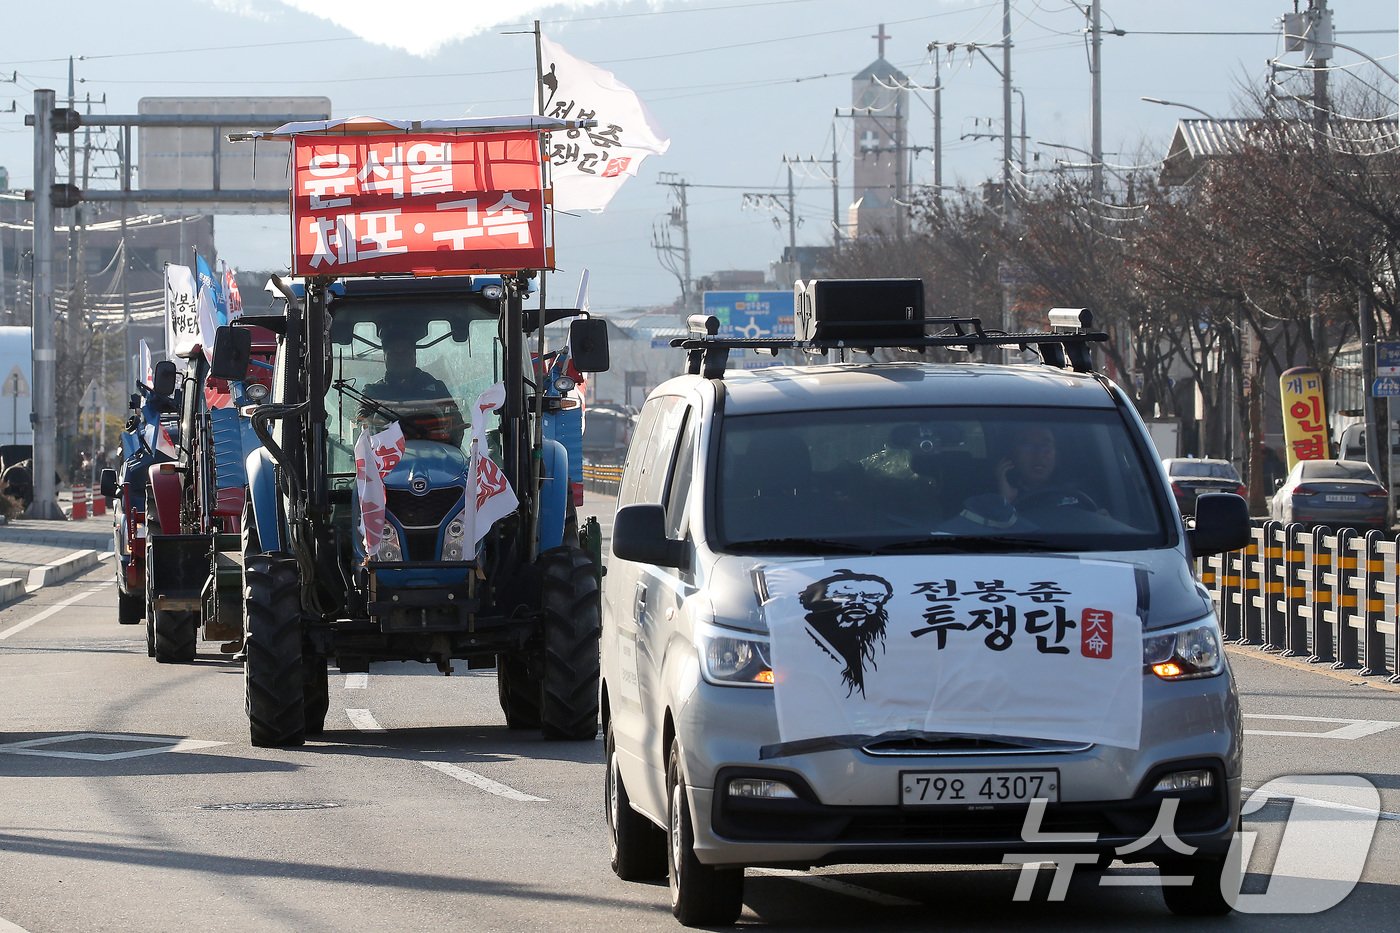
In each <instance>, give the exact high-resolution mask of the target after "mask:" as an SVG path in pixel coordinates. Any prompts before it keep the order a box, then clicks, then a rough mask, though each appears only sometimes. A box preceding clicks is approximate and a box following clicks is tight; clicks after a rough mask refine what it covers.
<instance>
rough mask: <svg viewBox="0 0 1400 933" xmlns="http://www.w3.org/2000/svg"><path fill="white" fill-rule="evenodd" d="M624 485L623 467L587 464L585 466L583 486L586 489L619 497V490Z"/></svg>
mask: <svg viewBox="0 0 1400 933" xmlns="http://www.w3.org/2000/svg"><path fill="white" fill-rule="evenodd" d="M621 484H622V467H621V466H620V465H619V466H613V465H611V464H603V463H585V464H584V465H583V485H584V488H585V489H590V490H592V491H593V492H601V493H607V494H609V495H617V488H618V486H620V485H621Z"/></svg>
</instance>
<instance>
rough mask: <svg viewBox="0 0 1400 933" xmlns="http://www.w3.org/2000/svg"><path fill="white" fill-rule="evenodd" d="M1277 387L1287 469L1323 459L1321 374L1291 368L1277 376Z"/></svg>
mask: <svg viewBox="0 0 1400 933" xmlns="http://www.w3.org/2000/svg"><path fill="white" fill-rule="evenodd" d="M1278 388H1279V392H1278V394H1279V399H1280V400H1281V402H1282V403H1283V439H1284V446H1285V447H1287V448H1288V469H1290V470H1292V469H1293V467H1294V466H1295V465H1296V464H1297V463H1298V461H1300V460H1326V459H1327V457H1328V450H1327V404H1326V400H1325V399H1324V398H1323V395H1322V373H1320V372H1318V371H1317V370H1316V369H1313V368H1312V367H1310V366H1295V367H1293V368H1292V369H1289V370H1286V371H1285V372H1284V373H1283V374H1282V375H1280V376H1279V377H1278Z"/></svg>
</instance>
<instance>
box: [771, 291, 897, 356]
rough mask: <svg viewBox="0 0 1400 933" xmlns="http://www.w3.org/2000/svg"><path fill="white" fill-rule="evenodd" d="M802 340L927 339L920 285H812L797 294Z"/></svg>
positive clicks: (798, 330) (798, 333) (796, 327)
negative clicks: (925, 337)
mask: <svg viewBox="0 0 1400 933" xmlns="http://www.w3.org/2000/svg"><path fill="white" fill-rule="evenodd" d="M793 293H794V299H795V315H794V318H795V319H794V321H793V329H794V331H795V332H796V333H795V336H796V337H797V339H798V340H815V341H819V342H827V341H837V340H880V341H885V342H886V343H887V345H889V346H899V342H900V341H901V340H908V339H918V338H920V337H923V336H924V283H923V281H922V280H920V279H811V280H809V281H807V282H798V283H797V284H796V285H795V286H794V288H793Z"/></svg>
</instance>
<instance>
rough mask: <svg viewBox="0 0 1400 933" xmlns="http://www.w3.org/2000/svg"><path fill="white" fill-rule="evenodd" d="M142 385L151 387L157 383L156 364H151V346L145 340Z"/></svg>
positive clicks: (142, 359) (141, 363)
mask: <svg viewBox="0 0 1400 933" xmlns="http://www.w3.org/2000/svg"><path fill="white" fill-rule="evenodd" d="M140 346H141V362H140V368H141V384H142V385H145V386H147V387H149V386H150V385H151V383H153V382H155V381H156V372H155V364H154V363H153V362H151V345H150V344H148V343H147V342H146V341H145V340H142V341H141V344H140Z"/></svg>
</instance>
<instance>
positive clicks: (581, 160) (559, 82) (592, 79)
mask: <svg viewBox="0 0 1400 933" xmlns="http://www.w3.org/2000/svg"><path fill="white" fill-rule="evenodd" d="M540 53H541V56H542V60H543V63H544V73H543V74H541V75H540V80H539V95H540V97H539V101H540V113H541V114H542V115H544V116H547V117H555V118H558V119H564V120H587V119H591V120H596V121H598V125H597V126H595V127H592V128H590V129H587V130H568V131H566V132H562V133H553V134H551V135H550V141H549V147H548V148H549V153H548V155H549V164H550V173H551V177H552V179H553V188H554V209H555V210H560V211H601V210H602V209H603V208H605V207H607V206H608V202H609V201H611V200H612V198H613V195H615V194H617V190H618V189H619V188H621V187H622V183H623V181H625V180H626V179H627V177H628V176H629V175H636V174H637V169H638V168H639V167H640V166H641V164H642V160H643V159H645V158H646V157H647V156H649V155H661V154H662V153H664V152H665V151H666V150H667V149H668V148H670V146H671V140H670V139H668V138H666V137H665V136H663V135H662V132H661V129H660V128H659V127H658V126H657V125H656V122H655V121H654V120H653V119H652V116H651V114H650V113H649V112H648V111H647V108H646V105H645V104H643V103H642V102H641V100H640V99H639V98H638V97H637V94H636V92H635V91H633V90H632V89H631V88H629V87H628V86H627V85H625V84H623V83H622V82H621V81H619V80H617V78H616V77H615V76H614V75H613V73H612V72H611V71H605V70H603V69H602V68H599V67H598V66H597V65H590V64H589V63H588V62H586V61H583V60H582V59H578V58H574V57H573V56H572V55H570V54H569V53H568V52H565V51H564V49H563V48H562V47H561V46H559V45H556V44H555V43H553V42H551V41H549V40H548V39H546V38H544V37H543V36H541V37H540Z"/></svg>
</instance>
